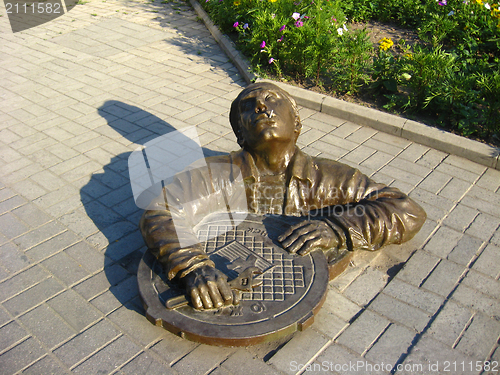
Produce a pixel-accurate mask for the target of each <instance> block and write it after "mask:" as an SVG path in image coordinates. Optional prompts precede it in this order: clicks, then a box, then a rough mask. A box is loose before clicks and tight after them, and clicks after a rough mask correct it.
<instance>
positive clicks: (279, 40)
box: [277, 35, 285, 43]
mask: <svg viewBox="0 0 500 375" xmlns="http://www.w3.org/2000/svg"><path fill="white" fill-rule="evenodd" d="M284 37H285V36H284V35H282V36H281V38H279V39H278V40H277V42H278V43H279V42H282V41H283V38H284Z"/></svg>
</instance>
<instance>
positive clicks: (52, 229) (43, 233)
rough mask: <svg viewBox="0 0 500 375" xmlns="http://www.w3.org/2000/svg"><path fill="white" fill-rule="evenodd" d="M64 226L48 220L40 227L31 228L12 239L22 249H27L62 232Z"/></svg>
mask: <svg viewBox="0 0 500 375" xmlns="http://www.w3.org/2000/svg"><path fill="white" fill-rule="evenodd" d="M65 229H66V228H64V226H62V225H61V224H60V223H58V222H56V221H51V222H48V223H47V224H44V225H42V226H41V227H39V228H37V229H35V230H32V231H30V232H28V233H26V234H24V235H22V236H20V237H18V238H16V239H15V240H14V242H15V243H16V244H17V245H18V246H19V247H20V248H22V249H29V248H32V247H33V246H35V245H37V244H39V243H42V242H45V241H47V240H50V239H52V238H54V237H55V236H57V235H58V234H60V233H61V232H63V231H64V230H65Z"/></svg>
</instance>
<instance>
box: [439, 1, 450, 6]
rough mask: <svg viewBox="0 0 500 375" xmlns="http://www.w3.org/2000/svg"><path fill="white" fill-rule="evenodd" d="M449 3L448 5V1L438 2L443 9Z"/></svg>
mask: <svg viewBox="0 0 500 375" xmlns="http://www.w3.org/2000/svg"><path fill="white" fill-rule="evenodd" d="M447 3H448V1H447V0H441V1H438V4H439V5H441V6H442V7H443V6H445V5H446V4H447Z"/></svg>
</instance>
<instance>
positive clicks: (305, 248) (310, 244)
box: [297, 237, 321, 255]
mask: <svg viewBox="0 0 500 375" xmlns="http://www.w3.org/2000/svg"><path fill="white" fill-rule="evenodd" d="M320 244H321V238H320V237H316V238H312V239H310V240H307V241H306V242H304V244H303V245H302V247H301V248H300V249H299V250H298V251H297V254H299V255H307V254H309V252H310V251H311V250H312V249H314V248H315V247H318V246H319V245H320Z"/></svg>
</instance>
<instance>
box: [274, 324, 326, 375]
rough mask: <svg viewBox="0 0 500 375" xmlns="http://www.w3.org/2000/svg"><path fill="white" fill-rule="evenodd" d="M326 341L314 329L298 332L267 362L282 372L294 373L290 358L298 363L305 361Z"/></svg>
mask: <svg viewBox="0 0 500 375" xmlns="http://www.w3.org/2000/svg"><path fill="white" fill-rule="evenodd" d="M327 343H328V339H327V338H326V337H324V336H323V335H321V334H320V333H318V332H316V331H313V330H307V331H303V332H298V333H297V334H296V335H295V336H294V337H293V338H292V339H291V340H290V341H289V342H287V343H286V345H285V346H284V347H282V348H281V349H280V350H279V351H278V353H276V354H275V355H274V356H272V357H271V359H270V360H269V361H268V363H270V364H272V365H273V366H275V367H276V368H277V369H278V370H280V371H282V372H284V373H287V374H294V373H295V371H292V370H291V369H290V359H291V358H293V359H294V360H296V361H297V362H299V363H307V362H308V361H309V360H311V359H312V358H313V357H314V355H315V354H316V353H318V351H319V350H320V349H321V348H323V347H324V346H325V345H326V344H327Z"/></svg>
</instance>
